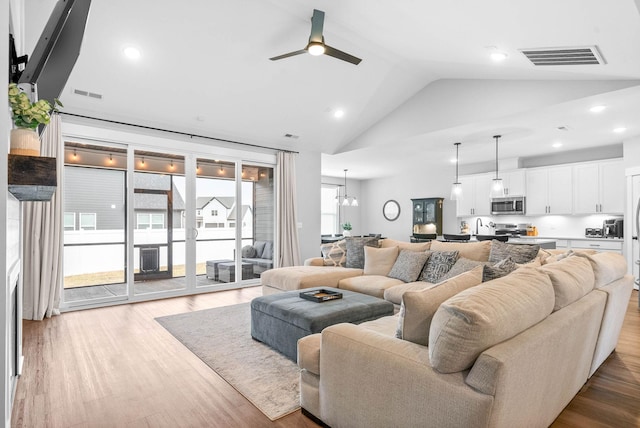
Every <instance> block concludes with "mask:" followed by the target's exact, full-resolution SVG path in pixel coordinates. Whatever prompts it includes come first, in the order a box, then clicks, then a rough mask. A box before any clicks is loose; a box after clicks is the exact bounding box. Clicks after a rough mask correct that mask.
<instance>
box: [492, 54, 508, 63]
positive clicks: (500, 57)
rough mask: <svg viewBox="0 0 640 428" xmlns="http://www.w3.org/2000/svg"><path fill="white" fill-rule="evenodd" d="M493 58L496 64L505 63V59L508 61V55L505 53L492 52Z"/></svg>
mask: <svg viewBox="0 0 640 428" xmlns="http://www.w3.org/2000/svg"><path fill="white" fill-rule="evenodd" d="M489 56H490V57H491V59H492V60H493V61H495V62H500V61H504V60H505V59H507V56H508V55H507V54H506V53H504V52H492V53H491V55H489Z"/></svg>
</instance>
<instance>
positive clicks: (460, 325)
mask: <svg viewBox="0 0 640 428" xmlns="http://www.w3.org/2000/svg"><path fill="white" fill-rule="evenodd" d="M554 304H555V295H554V292H553V286H552V285H551V279H549V276H547V275H546V274H544V273H543V272H540V271H538V270H537V269H534V268H522V269H518V270H517V271H516V272H513V273H511V274H510V275H507V276H505V277H502V278H498V279H494V280H493V281H489V282H485V283H484V284H482V285H481V286H478V287H472V288H469V289H467V290H464V291H462V292H461V293H458V294H457V295H455V296H453V297H451V298H450V299H448V300H446V301H445V302H443V303H442V304H441V305H440V307H439V308H438V310H437V311H436V313H435V315H434V316H433V320H432V321H431V329H430V331H429V360H430V362H431V365H432V367H433V368H434V369H436V370H437V371H439V372H441V373H456V372H460V371H462V370H466V369H468V368H469V367H471V366H472V365H473V363H474V361H475V360H476V358H478V356H479V355H480V354H481V353H482V352H483V351H484V350H486V349H488V348H490V347H492V346H493V345H495V344H498V343H500V342H503V341H505V340H507V339H510V338H512V337H514V336H516V335H517V334H519V333H520V332H522V331H524V330H526V329H527V328H529V327H531V326H532V325H534V324H537V323H538V322H540V321H542V320H543V319H545V318H546V317H547V316H548V315H549V314H550V313H551V311H552V310H553V306H554Z"/></svg>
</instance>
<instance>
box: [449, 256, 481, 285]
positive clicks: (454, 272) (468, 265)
mask: <svg viewBox="0 0 640 428" xmlns="http://www.w3.org/2000/svg"><path fill="white" fill-rule="evenodd" d="M485 264H487V262H479V261H477V260H471V259H467V258H466V257H462V256H460V257H459V258H458V260H456V263H455V264H454V265H453V266H452V267H451V269H450V270H449V272H447V273H445V274H444V275H443V276H441V277H440V281H441V282H442V281H446V280H447V279H450V278H453V277H454V276H458V275H460V274H462V273H465V272H468V271H470V270H471V269H473V268H475V267H476V266H484V265H485Z"/></svg>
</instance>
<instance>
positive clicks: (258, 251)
mask: <svg viewBox="0 0 640 428" xmlns="http://www.w3.org/2000/svg"><path fill="white" fill-rule="evenodd" d="M265 245H267V241H255V242H254V243H253V248H255V249H256V254H255V255H254V256H253V257H257V258H262V253H263V252H264V247H265Z"/></svg>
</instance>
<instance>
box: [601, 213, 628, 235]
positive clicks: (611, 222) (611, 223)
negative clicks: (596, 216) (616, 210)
mask: <svg viewBox="0 0 640 428" xmlns="http://www.w3.org/2000/svg"><path fill="white" fill-rule="evenodd" d="M623 230H624V220H622V219H621V218H612V219H608V220H605V221H604V222H603V223H602V235H603V237H605V238H622V237H623V236H624V232H623Z"/></svg>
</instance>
